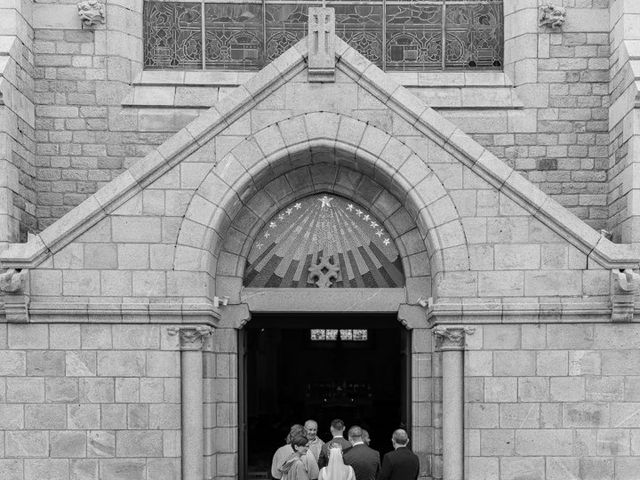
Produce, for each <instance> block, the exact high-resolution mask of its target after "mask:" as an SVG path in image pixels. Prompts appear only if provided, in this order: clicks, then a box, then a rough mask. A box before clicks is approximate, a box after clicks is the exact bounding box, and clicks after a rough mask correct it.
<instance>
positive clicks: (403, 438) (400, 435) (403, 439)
mask: <svg viewBox="0 0 640 480" xmlns="http://www.w3.org/2000/svg"><path fill="white" fill-rule="evenodd" d="M391 438H392V439H393V441H394V442H396V443H397V444H398V445H406V444H407V443H409V435H407V432H405V431H404V430H402V429H401V428H399V429H398V430H396V431H395V432H393V436H392V437H391Z"/></svg>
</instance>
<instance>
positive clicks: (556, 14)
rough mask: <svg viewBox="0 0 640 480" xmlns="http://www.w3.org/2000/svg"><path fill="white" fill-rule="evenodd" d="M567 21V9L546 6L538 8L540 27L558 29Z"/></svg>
mask: <svg viewBox="0 0 640 480" xmlns="http://www.w3.org/2000/svg"><path fill="white" fill-rule="evenodd" d="M566 20H567V9H566V8H564V7H556V6H554V5H551V4H549V5H546V6H544V7H540V23H539V24H540V26H541V27H551V28H560V27H561V26H563V25H564V22H565V21H566Z"/></svg>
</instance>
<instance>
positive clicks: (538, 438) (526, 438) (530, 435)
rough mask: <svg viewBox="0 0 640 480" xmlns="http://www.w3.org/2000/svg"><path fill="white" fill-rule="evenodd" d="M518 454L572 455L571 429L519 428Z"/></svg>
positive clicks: (517, 436) (517, 435) (517, 434)
mask: <svg viewBox="0 0 640 480" xmlns="http://www.w3.org/2000/svg"><path fill="white" fill-rule="evenodd" d="M515 451H516V454H518V455H523V456H534V455H571V453H572V451H573V435H572V432H571V430H517V431H516V449H515Z"/></svg>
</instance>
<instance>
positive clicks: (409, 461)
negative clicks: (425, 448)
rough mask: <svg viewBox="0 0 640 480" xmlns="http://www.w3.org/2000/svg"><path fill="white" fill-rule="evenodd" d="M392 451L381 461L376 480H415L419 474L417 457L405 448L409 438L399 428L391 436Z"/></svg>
mask: <svg viewBox="0 0 640 480" xmlns="http://www.w3.org/2000/svg"><path fill="white" fill-rule="evenodd" d="M391 443H392V444H393V451H392V452H389V453H387V454H386V455H385V456H384V458H383V459H382V469H381V470H380V474H379V475H378V480H416V479H417V478H418V473H420V461H419V460H418V456H417V455H416V454H415V453H413V452H412V451H411V450H409V449H408V448H407V445H408V444H409V436H408V435H407V432H405V431H404V430H402V429H401V428H399V429H398V430H396V431H395V432H393V435H392V436H391Z"/></svg>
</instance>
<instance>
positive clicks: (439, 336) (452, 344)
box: [433, 325, 476, 351]
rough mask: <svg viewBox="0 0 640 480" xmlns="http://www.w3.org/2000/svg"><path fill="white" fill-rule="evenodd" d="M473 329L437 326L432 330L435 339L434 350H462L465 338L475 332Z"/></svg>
mask: <svg viewBox="0 0 640 480" xmlns="http://www.w3.org/2000/svg"><path fill="white" fill-rule="evenodd" d="M475 331H476V329H475V328H471V327H461V326H443V325H438V326H437V327H436V328H434V329H433V334H434V335H435V337H436V349H437V350H440V351H446V350H464V343H465V336H466V335H471V334H473V332H475Z"/></svg>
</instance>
